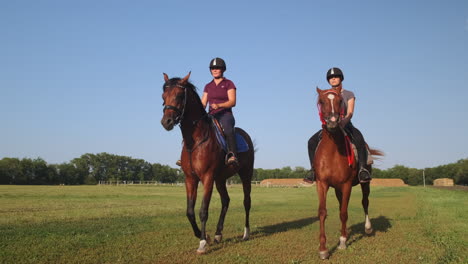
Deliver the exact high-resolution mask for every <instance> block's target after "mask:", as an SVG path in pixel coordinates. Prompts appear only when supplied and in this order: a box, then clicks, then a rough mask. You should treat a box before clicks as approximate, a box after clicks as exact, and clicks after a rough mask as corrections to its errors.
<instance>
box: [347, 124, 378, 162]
mask: <svg viewBox="0 0 468 264" xmlns="http://www.w3.org/2000/svg"><path fill="white" fill-rule="evenodd" d="M343 134H344V136H345V141H346V154H347V156H348V164H349V166H351V164H353V160H354V158H356V161H357V160H359V155H358V151H357V147H356V145H355V144H354V143H353V142H352V141H351V139H350V137H349V136H348V133H346V129H343ZM366 150H367V165H372V164H374V159H373V158H372V155H371V153H370V150H369V146H368V145H367V144H366Z"/></svg>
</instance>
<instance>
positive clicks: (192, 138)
mask: <svg viewBox="0 0 468 264" xmlns="http://www.w3.org/2000/svg"><path fill="white" fill-rule="evenodd" d="M189 77H190V73H189V74H188V75H187V76H185V77H184V78H183V79H180V78H172V79H169V77H168V76H167V74H165V73H164V81H165V83H164V86H163V95H162V97H163V100H164V104H163V105H164V110H163V118H162V120H161V124H162V125H163V127H164V128H165V129H166V130H168V131H169V130H172V129H173V128H174V126H175V125H177V124H180V129H181V131H182V137H183V140H184V146H183V148H182V155H181V162H182V169H183V171H184V173H185V188H186V192H187V218H188V220H189V221H190V224H191V225H192V229H193V232H194V234H195V236H196V237H198V238H199V239H200V245H199V247H198V249H197V253H199V254H203V253H205V252H206V245H207V243H208V242H207V240H208V239H207V238H208V235H207V234H206V229H205V227H206V222H207V220H208V207H209V205H210V200H211V195H212V192H213V185H214V184H216V189H217V190H218V192H219V194H220V196H221V214H220V216H219V220H218V225H217V228H216V233H215V242H220V241H221V239H222V231H223V226H224V218H225V216H226V212H227V210H228V207H229V200H230V199H229V195H228V191H227V189H226V180H227V179H228V178H229V177H231V176H233V175H234V174H236V173H238V174H239V176H240V178H241V180H242V187H243V190H244V209H245V228H244V235H243V239H244V240H247V239H248V238H249V235H250V227H249V213H250V192H251V180H252V174H253V166H254V146H253V144H252V140H251V139H250V136H249V135H248V134H247V133H246V132H245V131H244V130H242V129H241V128H236V131H237V132H239V133H240V134H241V135H242V136H243V137H244V139H245V140H246V142H247V144H248V146H249V150H248V151H247V152H241V153H238V155H237V158H238V161H239V164H238V165H237V166H234V165H231V166H227V165H225V160H224V157H225V153H224V151H223V149H222V147H221V146H220V144H219V143H218V141H217V139H216V135H215V131H214V129H213V125H212V120H211V118H210V116H209V115H208V114H207V113H206V111H205V109H204V107H203V104H202V102H201V100H200V97H199V96H198V94H197V92H196V88H195V86H194V85H193V84H191V83H190V82H189V81H188V79H189ZM200 181H201V182H202V184H203V187H204V188H203V189H204V193H203V200H202V204H201V209H200V222H201V229H200V228H198V225H197V222H196V219H195V211H194V207H195V202H196V199H197V189H198V183H199V182H200Z"/></svg>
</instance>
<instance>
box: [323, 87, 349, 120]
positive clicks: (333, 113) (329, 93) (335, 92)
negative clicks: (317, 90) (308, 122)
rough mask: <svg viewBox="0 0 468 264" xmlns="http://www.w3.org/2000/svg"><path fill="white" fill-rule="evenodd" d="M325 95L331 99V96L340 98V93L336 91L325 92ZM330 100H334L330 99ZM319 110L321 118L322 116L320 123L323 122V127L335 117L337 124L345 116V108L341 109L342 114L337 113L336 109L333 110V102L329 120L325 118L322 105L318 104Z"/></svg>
mask: <svg viewBox="0 0 468 264" xmlns="http://www.w3.org/2000/svg"><path fill="white" fill-rule="evenodd" d="M325 95H328V98H329V99H330V95H332V96H337V97H338V96H340V95H339V94H338V92H337V91H335V90H329V91H327V92H325ZM330 100H333V99H330ZM317 108H318V110H319V116H320V121H322V125H325V124H327V123H329V122H330V119H331V118H332V117H335V118H336V120H337V122H339V121H340V119H341V118H342V117H343V116H344V108H341V111H340V113H335V109H334V108H333V102H332V114H331V115H330V116H328V117H327V118H324V117H323V112H322V107H321V106H320V104H317Z"/></svg>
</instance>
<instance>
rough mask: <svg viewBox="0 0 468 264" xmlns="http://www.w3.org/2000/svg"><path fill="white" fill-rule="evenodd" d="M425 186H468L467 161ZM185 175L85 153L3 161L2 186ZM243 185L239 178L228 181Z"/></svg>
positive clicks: (398, 173)
mask: <svg viewBox="0 0 468 264" xmlns="http://www.w3.org/2000/svg"><path fill="white" fill-rule="evenodd" d="M307 174H309V170H308V169H305V168H304V167H295V168H294V169H292V168H291V167H289V166H288V167H283V168H281V169H261V168H258V169H254V174H253V177H252V180H253V181H262V180H264V179H275V178H276V179H279V178H283V179H284V178H304V177H305V176H306V175H307ZM372 174H373V177H374V178H399V179H402V180H403V181H404V182H405V183H406V184H409V185H422V184H423V169H414V168H408V167H405V166H402V165H396V166H394V167H393V168H390V169H386V170H381V169H377V168H374V169H373V173H372ZM424 175H425V179H426V184H432V182H433V181H434V180H435V179H437V178H451V179H453V180H454V182H455V184H458V185H468V159H461V160H459V161H457V162H455V163H451V164H447V165H442V166H438V167H434V168H426V169H424ZM184 178H185V176H184V173H183V172H182V170H181V169H179V168H172V167H169V166H168V165H161V164H159V163H153V164H151V163H149V162H147V161H145V160H142V159H134V158H131V157H126V156H119V155H113V154H108V153H99V154H89V153H88V154H84V155H82V156H81V157H79V158H75V159H73V160H71V161H70V162H68V163H62V164H47V162H46V161H44V160H43V159H41V158H37V159H28V158H23V159H18V158H3V159H2V160H0V184H48V185H55V184H66V185H79V184H97V183H98V182H99V181H157V182H161V183H175V182H183V181H184ZM229 182H230V183H240V182H241V181H240V178H239V176H238V175H236V176H234V177H232V178H230V179H229Z"/></svg>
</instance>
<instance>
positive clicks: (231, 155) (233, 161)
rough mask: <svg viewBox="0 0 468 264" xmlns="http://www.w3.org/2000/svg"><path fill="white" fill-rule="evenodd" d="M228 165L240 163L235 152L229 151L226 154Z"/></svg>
mask: <svg viewBox="0 0 468 264" xmlns="http://www.w3.org/2000/svg"><path fill="white" fill-rule="evenodd" d="M225 163H226V165H237V164H239V161H238V160H237V157H236V155H234V153H233V152H229V153H228V154H226V160H225Z"/></svg>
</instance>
